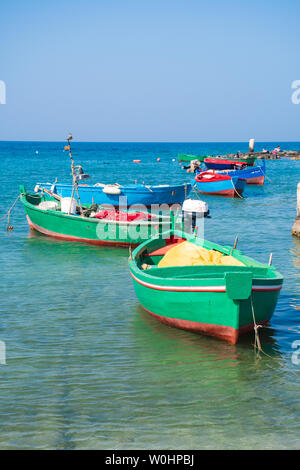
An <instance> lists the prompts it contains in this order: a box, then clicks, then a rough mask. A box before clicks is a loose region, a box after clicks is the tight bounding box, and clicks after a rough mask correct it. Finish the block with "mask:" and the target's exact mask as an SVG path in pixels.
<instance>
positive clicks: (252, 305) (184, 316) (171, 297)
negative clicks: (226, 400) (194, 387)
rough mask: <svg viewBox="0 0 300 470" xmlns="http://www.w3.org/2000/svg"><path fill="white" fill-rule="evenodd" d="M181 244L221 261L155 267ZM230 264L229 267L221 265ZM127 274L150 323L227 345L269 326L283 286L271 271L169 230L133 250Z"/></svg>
mask: <svg viewBox="0 0 300 470" xmlns="http://www.w3.org/2000/svg"><path fill="white" fill-rule="evenodd" d="M184 241H189V242H191V243H192V244H194V245H196V247H202V248H205V249H206V250H210V253H213V254H214V255H216V257H218V258H219V260H221V261H220V263H219V265H213V264H211V263H210V264H206V265H176V266H169V267H160V266H159V263H160V262H161V260H162V259H163V257H164V256H165V255H166V254H168V252H169V254H170V253H171V251H170V250H171V249H172V248H174V246H175V247H176V246H177V247H178V246H179V245H178V244H180V243H182V242H184ZM204 251H205V250H204ZM173 252H174V251H173ZM231 255H232V256H231ZM178 259H179V264H180V262H181V261H182V258H180V257H179V258H178ZM230 261H231V263H232V264H233V265H226V263H229V262H230ZM182 263H183V264H184V262H183V261H182ZM160 264H161V263H160ZM234 264H239V265H234ZM129 268H130V272H131V275H132V278H133V283H134V289H135V292H136V296H137V298H138V300H139V302H140V303H141V305H142V306H143V308H144V309H145V310H146V311H147V312H148V313H150V314H151V315H152V316H154V317H155V318H156V319H158V320H159V321H161V322H163V323H166V324H167V325H170V326H173V327H177V328H181V329H184V330H189V331H193V332H197V333H203V334H205V335H208V336H214V337H216V338H219V339H223V340H226V341H228V342H230V343H232V344H235V343H236V342H237V341H238V338H239V336H240V335H242V334H244V333H247V332H250V331H252V330H253V328H254V325H255V324H260V325H263V324H266V323H267V322H268V321H269V320H270V318H271V316H272V314H273V312H274V309H275V306H276V303H277V299H278V295H279V291H280V289H281V286H282V282H283V277H282V276H281V274H280V273H279V272H278V271H277V270H276V269H275V268H274V267H272V266H269V265H264V264H260V263H258V262H256V261H255V260H253V259H251V258H248V257H246V256H244V255H243V254H242V253H241V252H240V251H238V250H236V249H232V248H230V247H223V246H220V245H217V244H215V243H211V242H208V241H204V240H201V239H199V238H197V237H195V236H192V235H188V234H184V235H183V234H182V233H181V232H176V231H173V230H171V231H169V232H167V233H165V234H162V237H154V238H152V239H151V240H148V241H146V242H144V243H143V244H142V245H140V246H139V247H138V248H136V249H135V250H134V251H133V253H132V259H131V260H130V261H129Z"/></svg>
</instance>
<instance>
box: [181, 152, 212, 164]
mask: <svg viewBox="0 0 300 470" xmlns="http://www.w3.org/2000/svg"><path fill="white" fill-rule="evenodd" d="M208 157H209V155H186V154H184V153H179V154H178V160H179V161H180V162H191V161H193V160H198V161H199V162H203V161H204V158H208Z"/></svg>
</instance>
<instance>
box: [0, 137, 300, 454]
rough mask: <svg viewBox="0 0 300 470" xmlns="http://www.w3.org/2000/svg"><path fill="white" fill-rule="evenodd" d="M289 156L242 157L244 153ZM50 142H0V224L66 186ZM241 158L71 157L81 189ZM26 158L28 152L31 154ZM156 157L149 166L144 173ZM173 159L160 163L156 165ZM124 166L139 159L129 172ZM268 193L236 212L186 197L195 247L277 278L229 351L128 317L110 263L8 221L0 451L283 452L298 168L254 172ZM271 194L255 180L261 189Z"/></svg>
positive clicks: (207, 149) (99, 150) (211, 147)
mask: <svg viewBox="0 0 300 470" xmlns="http://www.w3.org/2000/svg"><path fill="white" fill-rule="evenodd" d="M277 144H279V145H280V146H281V148H283V149H300V143H280V142H274V143H273V144H270V143H262V144H257V150H258V149H260V148H262V147H266V148H269V149H272V148H274V147H275V146H276V145H277ZM63 145H64V144H63V143H36V142H35V143H34V142H26V143H13V142H10V143H5V142H1V143H0V184H1V188H2V197H1V200H0V218H1V217H2V215H4V213H5V212H6V211H7V210H8V208H9V207H10V206H11V204H12V203H13V201H14V200H15V198H16V197H17V195H18V186H19V184H25V186H26V187H27V188H28V189H33V188H34V186H35V183H36V182H37V181H50V182H53V181H54V180H55V178H56V177H58V178H59V181H67V180H70V167H69V161H68V155H67V154H66V153H63V151H62V149H63ZM238 150H240V151H246V150H247V144H241V143H232V144H230V143H226V144H213V143H211V144H179V143H176V144H171V143H170V144H167V143H157V144H155V143H151V144H146V143H145V144H144V143H141V144H129V143H128V144H127V143H124V144H118V143H112V144H110V143H105V144H96V143H76V142H75V143H74V144H73V154H74V158H75V160H76V162H77V163H81V164H82V165H83V168H84V169H85V170H86V171H87V172H88V173H89V174H90V175H92V180H91V183H93V184H94V183H96V182H97V181H98V182H112V183H114V182H119V183H126V182H134V181H135V180H138V181H139V182H142V181H145V183H150V184H151V183H161V184H163V183H171V182H185V181H188V180H189V178H190V175H188V174H187V173H185V172H184V171H182V170H181V169H180V167H179V165H178V162H177V153H178V152H182V153H194V154H197V153H198V154H203V153H204V154H206V153H209V154H210V153H212V154H223V153H228V152H236V151H238ZM36 152H38V153H36ZM157 157H160V158H161V161H160V162H159V163H157V162H156V158H157ZM173 158H174V159H176V161H175V162H173V161H172V159H173ZM133 159H141V161H142V162H141V163H140V164H133V163H132V160H133ZM266 166H267V175H268V178H269V180H268V179H267V180H266V183H265V185H264V186H263V187H259V186H257V187H256V186H247V187H246V196H247V197H246V198H245V199H235V200H231V199H224V198H217V197H204V196H203V197H202V199H204V200H206V201H207V202H208V204H209V209H210V211H211V218H210V219H207V220H206V221H205V238H207V239H209V240H212V241H215V242H217V243H221V244H233V242H234V239H235V236H236V234H238V235H239V242H238V247H239V249H242V250H243V251H244V252H246V253H247V254H249V255H250V256H253V257H254V258H256V259H258V260H259V261H262V262H266V261H267V260H268V259H269V254H270V252H272V253H273V264H274V265H275V266H276V267H277V268H278V269H279V270H280V271H281V272H282V274H283V275H284V278H285V280H284V286H283V289H282V291H281V294H280V297H279V302H278V305H277V308H276V311H275V314H274V316H273V319H272V322H271V325H270V326H269V327H267V328H264V329H263V330H262V331H261V341H262V345H263V348H264V350H265V352H266V353H267V354H268V356H262V357H261V359H257V358H256V357H255V354H254V350H253V346H252V343H253V336H252V335H250V336H248V337H244V338H243V339H242V340H241V342H240V343H239V344H237V345H235V346H233V345H229V344H227V343H224V342H221V341H218V340H215V339H212V338H207V337H204V336H198V335H195V334H192V333H188V332H184V331H180V330H176V329H172V328H169V327H167V326H165V325H162V324H160V323H158V322H157V321H156V320H154V319H152V318H151V317H149V316H148V315H147V314H146V313H145V312H144V311H143V310H142V309H141V307H140V306H139V304H138V302H137V299H136V297H135V294H134V291H133V286H132V282H131V279H130V276H129V272H128V268H127V257H128V251H127V250H126V249H115V248H99V247H94V246H89V245H84V244H80V243H70V242H60V241H56V240H53V239H50V238H47V237H45V236H42V235H38V234H35V233H33V232H30V230H29V228H28V225H27V222H26V219H25V215H24V211H23V208H22V206H21V204H20V203H18V204H17V205H16V207H15V209H14V210H13V213H12V217H11V224H12V225H13V226H14V230H13V231H12V232H10V233H7V232H6V225H5V223H4V222H2V223H1V225H0V234H1V247H0V263H1V264H0V265H1V275H0V279H1V282H0V298H1V303H0V341H4V342H5V344H6V365H1V364H0V416H1V418H0V423H1V427H0V448H2V449H13V448H17V449H27V448H36V449H49V448H51V449H53V448H58V449H88V448H90V449H91V448H92V449H96V448H97V449H162V448H164V449H224V448H227V449H231V448H243V449H244V448H248V449H249V448H250V449H254V448H256V449H257V448H258V449H260V448H267V449H270V448H281V449H283V448H299V446H300V424H299V423H300V419H299V418H300V404H299V399H300V387H299V386H300V364H299V365H297V364H293V362H292V353H293V352H295V351H296V350H295V349H293V348H292V344H293V342H294V341H296V340H300V334H299V333H300V278H299V274H300V240H297V239H295V238H292V237H291V227H292V224H293V222H294V218H295V215H296V210H295V206H296V186H297V183H298V181H299V180H300V161H289V160H287V159H281V160H270V161H267V162H266ZM270 180H271V181H270Z"/></svg>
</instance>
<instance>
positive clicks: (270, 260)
mask: <svg viewBox="0 0 300 470" xmlns="http://www.w3.org/2000/svg"><path fill="white" fill-rule="evenodd" d="M272 258H273V253H271V254H270V258H269V266H271V264H272Z"/></svg>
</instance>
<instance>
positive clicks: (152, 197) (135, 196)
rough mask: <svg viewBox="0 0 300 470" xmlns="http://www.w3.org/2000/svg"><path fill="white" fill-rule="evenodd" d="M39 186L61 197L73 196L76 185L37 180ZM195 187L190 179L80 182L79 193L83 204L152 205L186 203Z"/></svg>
mask: <svg viewBox="0 0 300 470" xmlns="http://www.w3.org/2000/svg"><path fill="white" fill-rule="evenodd" d="M37 187H40V188H46V189H47V190H50V191H52V192H53V193H54V194H57V195H58V196H61V197H70V196H71V195H72V189H73V186H72V184H67V183H55V184H51V183H37V186H36V188H37ZM191 189H192V185H191V184H190V183H184V184H175V185H169V184H162V185H156V186H150V185H145V184H132V185H125V186H122V185H119V184H100V183H97V184H95V185H94V186H91V185H85V184H78V192H79V197H80V201H81V202H82V203H83V204H85V203H86V204H88V203H95V204H101V205H105V204H110V205H113V206H126V205H127V206H132V205H133V204H143V205H144V206H146V207H149V206H151V205H152V204H169V205H171V204H182V203H183V201H184V200H185V199H186V198H187V196H188V195H189V193H190V192H191ZM75 197H76V194H75ZM125 198H126V199H125Z"/></svg>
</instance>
